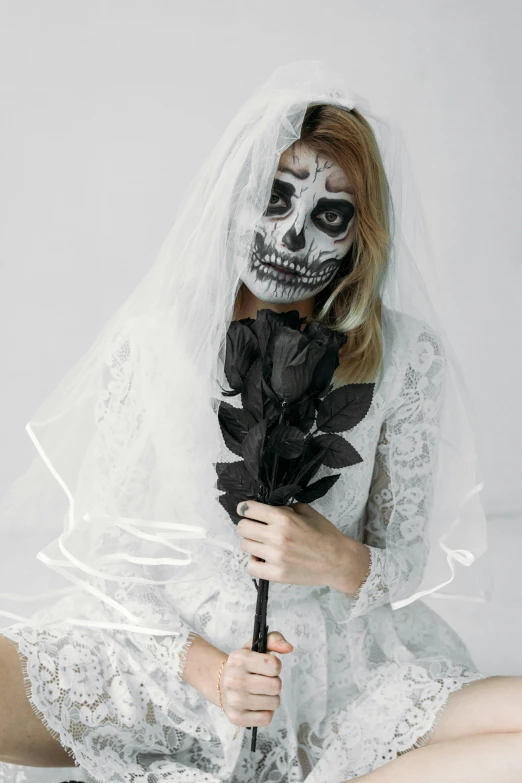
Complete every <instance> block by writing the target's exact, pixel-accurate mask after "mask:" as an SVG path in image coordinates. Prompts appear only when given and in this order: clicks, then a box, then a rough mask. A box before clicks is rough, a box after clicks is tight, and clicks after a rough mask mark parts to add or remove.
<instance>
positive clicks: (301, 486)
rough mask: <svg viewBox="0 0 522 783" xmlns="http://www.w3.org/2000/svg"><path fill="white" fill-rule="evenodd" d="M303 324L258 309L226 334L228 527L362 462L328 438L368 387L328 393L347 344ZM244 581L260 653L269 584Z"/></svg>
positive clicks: (368, 397)
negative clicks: (249, 586)
mask: <svg viewBox="0 0 522 783" xmlns="http://www.w3.org/2000/svg"><path fill="white" fill-rule="evenodd" d="M305 321H306V317H303V318H301V317H300V316H299V311H298V310H290V311H288V312H285V313H276V312H274V311H273V310H269V309H266V310H258V311H257V318H255V319H254V318H242V319H241V320H239V321H232V322H231V324H230V326H229V328H228V332H227V343H226V356H225V366H224V371H225V376H226V379H227V381H228V383H229V385H230V390H223V394H224V395H225V396H229V397H230V396H234V395H237V394H241V402H242V406H243V407H242V408H235V407H234V406H233V405H231V404H230V403H228V402H226V401H225V400H221V401H220V402H219V407H218V418H219V424H220V428H221V432H222V434H223V439H224V441H225V444H226V446H227V447H228V448H229V449H230V451H232V452H233V453H234V454H237V456H238V457H241V459H240V460H238V461H236V462H218V463H216V466H215V467H216V472H217V475H218V479H217V484H216V486H217V489H219V490H222V491H223V492H224V494H222V495H220V496H219V502H220V503H221V505H222V506H223V508H224V509H225V510H226V511H227V513H228V514H229V515H230V518H231V519H232V521H233V522H234V524H237V523H238V522H239V520H240V519H241V516H240V515H239V514H238V513H237V506H238V504H239V502H240V501H242V500H257V501H260V502H262V503H267V504H270V505H272V506H284V505H288V504H289V503H290V502H293V501H294V500H295V501H300V502H303V503H311V502H313V501H314V500H317V499H318V498H321V497H323V495H325V494H326V493H327V492H328V490H329V489H330V488H331V487H332V486H333V485H334V484H335V482H336V481H337V479H338V478H339V476H340V475H341V474H340V473H336V474H333V475H330V476H324V477H323V478H321V479H319V480H318V481H314V482H313V483H310V482H311V481H312V479H313V478H314V476H315V475H316V473H317V471H318V470H319V468H320V467H321V465H327V466H328V467H330V468H344V467H347V466H349V465H356V464H357V463H358V462H362V457H361V455H360V454H359V453H358V452H357V450H356V449H355V448H354V447H353V446H352V445H351V444H350V443H348V441H347V440H345V438H343V437H342V436H340V435H337V434H336V433H338V432H344V431H346V430H350V429H352V427H355V425H356V424H358V423H359V422H360V421H361V420H362V419H363V418H364V417H365V416H366V414H367V413H368V410H369V409H370V405H371V402H372V398H373V391H374V387H375V384H374V383H352V384H345V385H343V386H340V387H339V388H337V389H333V384H332V383H331V380H332V376H333V373H334V372H335V369H336V368H337V367H338V365H339V351H340V349H341V348H342V346H343V345H344V344H345V342H346V340H347V338H346V336H345V335H343V334H341V333H340V332H336V331H334V330H333V329H330V328H329V327H326V326H324V324H322V323H321V322H320V321H312V322H310V323H308V324H307V325H306V326H305V328H304V329H303V330H302V331H301V327H302V325H303V323H304V322H305ZM314 422H315V425H316V430H315V431H313V432H312V431H311V429H312V426H313V424H314ZM319 433H321V434H319ZM252 581H253V582H254V584H255V586H256V589H257V605H256V613H255V621H254V633H253V641H252V650H255V651H257V652H266V641H267V633H268V626H267V624H266V614H267V604H268V585H269V582H268V580H266V579H259V580H258V581H256V580H255V579H253V580H252ZM256 729H257V727H256V726H254V727H253V732H252V745H251V750H255V747H256V734H257V731H256Z"/></svg>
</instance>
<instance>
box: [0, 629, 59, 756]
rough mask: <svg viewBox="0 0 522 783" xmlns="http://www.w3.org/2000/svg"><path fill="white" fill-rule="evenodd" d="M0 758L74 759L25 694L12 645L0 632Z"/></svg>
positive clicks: (19, 667)
mask: <svg viewBox="0 0 522 783" xmlns="http://www.w3.org/2000/svg"><path fill="white" fill-rule="evenodd" d="M0 761H3V762H5V763H7V764H22V765H24V766H32V767H73V766H74V760H73V759H72V758H71V756H69V754H68V753H67V752H66V751H65V750H64V748H63V747H62V746H61V745H60V743H59V742H58V740H56V739H54V738H53V737H52V736H51V734H50V733H49V731H48V730H47V729H46V727H45V725H44V723H42V721H41V720H39V719H38V718H37V716H36V714H35V713H34V711H33V708H32V707H31V705H30V703H29V700H28V698H27V695H26V693H25V687H24V678H23V674H22V666H21V662H20V656H19V654H18V650H17V648H16V645H15V644H14V643H13V642H11V641H10V640H9V639H7V638H6V637H5V636H2V635H1V634H0Z"/></svg>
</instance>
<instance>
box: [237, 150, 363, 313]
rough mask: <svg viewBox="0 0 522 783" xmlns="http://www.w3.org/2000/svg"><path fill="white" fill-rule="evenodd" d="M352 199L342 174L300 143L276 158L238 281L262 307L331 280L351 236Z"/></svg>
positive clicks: (293, 298) (310, 291) (291, 299)
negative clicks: (268, 195) (247, 259)
mask: <svg viewBox="0 0 522 783" xmlns="http://www.w3.org/2000/svg"><path fill="white" fill-rule="evenodd" d="M354 200H355V197H354V194H353V190H352V188H351V186H350V183H349V181H348V179H347V178H346V176H345V175H344V173H343V171H342V169H341V168H340V167H339V166H338V165H337V164H336V163H334V162H333V161H331V160H329V159H328V158H324V157H321V156H319V155H317V154H316V153H315V152H313V151H312V150H310V149H308V148H306V147H305V146H304V145H302V144H296V145H295V146H294V147H293V148H289V149H288V150H286V151H285V152H284V153H283V154H282V155H281V158H280V161H279V167H278V170H277V174H276V176H275V178H274V183H273V188H272V195H271V198H270V202H269V204H268V207H267V209H266V212H265V214H264V215H263V217H262V218H261V220H259V221H258V223H257V225H256V238H255V242H254V248H253V251H252V254H251V257H250V262H249V264H248V267H247V268H246V270H244V271H243V273H242V280H243V282H244V283H245V285H246V286H247V288H248V289H249V290H250V291H251V292H252V293H253V294H254V295H255V296H257V298H258V299H261V300H262V301H264V302H279V303H291V302H298V301H300V300H301V299H307V298H308V297H311V296H314V295H315V294H317V293H318V292H319V291H321V290H322V289H323V288H325V287H326V286H327V285H328V283H329V282H330V281H331V280H332V278H333V277H334V275H335V273H336V272H337V270H338V268H339V266H340V265H341V261H342V259H343V257H344V256H345V255H346V253H347V252H348V250H349V249H350V247H351V245H352V243H353V239H354V233H355V230H354V229H355V219H354V213H355V208H354Z"/></svg>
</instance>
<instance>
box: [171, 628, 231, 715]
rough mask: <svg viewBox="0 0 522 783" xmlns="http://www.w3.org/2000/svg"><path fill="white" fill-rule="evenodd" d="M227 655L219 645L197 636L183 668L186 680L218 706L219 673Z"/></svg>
mask: <svg viewBox="0 0 522 783" xmlns="http://www.w3.org/2000/svg"><path fill="white" fill-rule="evenodd" d="M227 657H228V656H227V654H226V653H224V652H223V651H222V650H220V649H219V648H218V647H214V645H212V644H210V642H207V641H206V640H205V639H203V638H202V637H201V636H197V637H196V638H195V639H194V641H193V642H192V644H191V645H190V647H189V649H188V652H187V657H186V660H185V666H184V668H183V675H182V676H183V679H184V680H185V682H188V684H189V685H192V687H193V688H196V690H197V691H199V692H200V693H201V695H202V696H204V697H205V699H207V701H210V702H212V704H215V705H216V706H218V707H219V706H220V704H219V695H218V690H217V681H218V674H219V670H220V668H221V665H222V663H223V661H225V660H226V659H227Z"/></svg>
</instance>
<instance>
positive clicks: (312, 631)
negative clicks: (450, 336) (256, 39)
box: [0, 63, 522, 783]
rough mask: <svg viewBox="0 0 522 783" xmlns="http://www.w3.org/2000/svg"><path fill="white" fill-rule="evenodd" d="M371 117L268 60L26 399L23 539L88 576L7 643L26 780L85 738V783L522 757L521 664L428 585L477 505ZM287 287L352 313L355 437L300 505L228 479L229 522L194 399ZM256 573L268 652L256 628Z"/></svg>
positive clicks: (320, 772) (444, 355)
mask: <svg viewBox="0 0 522 783" xmlns="http://www.w3.org/2000/svg"><path fill="white" fill-rule="evenodd" d="M362 103H363V102H361V101H359V104H362ZM368 117H370V112H369V110H368V109H367V110H366V111H365V112H362V111H359V110H358V109H357V108H356V106H355V101H354V100H353V99H352V96H350V95H349V94H347V93H346V92H345V91H343V88H342V87H339V86H338V85H337V84H335V83H333V82H332V77H331V76H329V75H326V74H325V72H324V70H323V69H322V68H321V67H320V66H318V64H317V63H297V64H295V66H287V67H286V68H283V69H280V70H279V71H278V72H276V74H275V75H274V76H273V77H272V79H271V80H269V82H268V83H267V84H266V85H265V86H264V87H263V88H262V89H261V90H260V91H259V92H258V93H257V94H256V95H255V96H254V97H253V98H252V100H251V101H250V102H249V103H248V104H246V106H245V107H244V108H243V109H242V110H241V111H240V112H239V113H238V115H237V117H236V118H235V119H234V120H233V121H232V123H231V125H230V126H229V128H228V129H227V131H226V133H225V134H224V136H223V139H222V140H221V142H220V143H219V144H218V146H217V147H216V150H215V151H214V153H213V155H211V157H210V158H209V160H208V161H207V162H206V164H205V166H203V167H202V169H201V173H200V175H199V176H198V178H196V180H195V183H194V186H193V190H192V193H191V195H190V197H189V198H188V199H187V203H186V205H185V207H184V210H183V211H182V213H181V215H180V217H179V218H178V221H177V223H176V225H175V227H174V229H173V231H172V232H171V235H170V236H169V238H168V240H167V242H166V243H165V245H164V247H163V248H162V252H161V253H160V257H159V259H158V261H157V263H156V264H155V266H154V267H153V269H152V270H151V272H150V273H149V275H148V276H147V278H146V279H145V281H144V282H143V284H142V285H141V286H140V287H139V289H138V290H137V292H136V293H135V294H134V295H133V296H132V297H131V298H130V300H129V301H128V302H127V303H126V304H125V306H124V307H123V308H122V309H121V311H120V313H119V314H118V316H117V317H116V318H115V319H113V321H112V322H111V323H110V324H109V327H108V328H107V329H106V331H105V333H104V336H103V337H104V339H103V340H101V341H99V342H98V343H97V344H96V345H95V346H94V349H93V350H92V352H91V353H90V354H89V355H88V356H87V357H86V358H85V359H84V360H83V362H82V363H81V364H80V365H79V366H78V368H77V371H76V373H75V374H74V375H73V376H72V377H71V378H69V379H68V381H67V383H65V384H64V386H62V387H61V389H60V390H59V392H60V393H57V394H56V396H55V397H54V398H53V399H52V400H51V402H50V403H49V405H48V406H47V407H46V408H45V409H42V410H41V412H40V415H39V416H38V421H36V420H35V421H33V422H31V424H32V425H33V426H32V429H31V430H29V432H30V434H31V433H32V435H31V436H32V437H33V439H34V441H35V445H36V446H37V448H39V451H40V454H41V456H42V457H43V458H44V460H46V464H47V467H48V468H49V469H50V472H51V473H52V474H53V477H54V479H56V480H57V481H58V483H59V484H60V485H61V487H62V489H64V490H65V492H66V495H67V497H68V500H69V501H70V505H69V509H68V518H67V522H66V526H65V529H64V531H63V533H61V534H60V535H59V537H58V539H57V541H56V542H54V544H53V545H51V546H49V547H48V548H47V549H45V550H43V552H42V553H40V555H39V557H40V559H41V560H43V561H44V562H45V563H47V564H48V565H51V566H52V567H53V569H54V570H55V571H57V572H58V573H61V574H63V575H64V576H69V578H72V579H74V581H75V584H76V585H78V586H77V587H76V588H74V589H72V590H71V591H70V592H69V593H68V594H67V595H65V596H64V597H63V598H62V599H61V600H60V601H58V602H56V603H49V601H47V602H46V603H45V605H43V606H42V607H41V609H40V612H39V614H38V616H37V617H36V619H35V618H32V619H31V620H28V619H20V620H19V621H18V622H17V623H16V624H14V625H12V624H11V625H10V626H8V627H7V628H6V629H5V630H4V635H5V639H2V640H1V641H2V645H1V647H0V654H1V656H2V671H3V672H4V673H5V674H4V677H3V680H2V686H1V690H0V710H1V711H2V720H1V721H0V724H1V725H2V727H3V728H2V733H1V734H0V740H1V741H0V754H1V758H2V759H3V761H5V762H7V763H11V764H18V765H22V766H24V767H25V769H24V771H23V772H24V775H25V776H26V779H27V780H30V779H31V777H30V769H29V765H34V766H42V767H43V766H60V765H65V764H67V763H70V764H72V763H74V762H73V761H72V759H74V760H75V761H76V763H77V764H78V765H79V766H80V767H81V769H82V770H83V771H85V772H86V773H88V774H89V775H90V776H91V777H92V778H94V779H95V780H99V781H108V780H111V781H112V780H119V781H127V780H128V781H147V783H149V781H160V780H172V779H174V778H175V779H176V780H186V781H201V782H202V783H203V781H205V782H207V781H208V782H209V783H210V781H234V783H250V782H252V783H253V782H254V781H256V782H257V781H268V780H270V781H281V782H283V781H285V783H286V782H287V781H288V783H290V781H304V780H306V781H307V783H327V781H328V783H332V782H333V781H339V783H340V781H344V780H354V779H365V780H368V781H375V782H376V783H379V781H383V783H384V781H387V780H390V781H392V780H394V781H395V780H398V779H400V780H401V781H404V782H405V781H409V780H411V781H414V780H415V781H418V780H423V781H430V780H433V781H435V780H436V781H439V780H440V779H441V778H442V777H443V778H444V780H446V781H448V783H450V782H451V781H455V782H456V781H459V782H460V781H462V780H463V779H464V776H465V775H467V776H468V777H469V779H473V780H474V781H475V783H480V781H484V783H486V781H488V783H489V781H490V780H491V779H493V777H494V779H497V780H500V779H502V780H505V781H515V780H517V781H518V779H519V777H520V771H521V769H522V713H521V711H520V706H519V705H520V703H521V702H522V682H521V678H519V677H509V678H508V677H486V676H485V675H483V674H482V673H481V672H479V671H478V670H477V669H476V667H475V665H474V663H473V661H472V660H471V657H470V655H469V652H468V650H467V649H466V647H465V645H464V644H463V642H462V641H461V640H460V639H459V637H458V636H457V634H455V632H454V631H452V629H451V628H450V627H449V626H448V625H447V624H446V623H445V622H444V621H443V620H442V619H441V618H440V617H439V616H438V615H436V614H435V613H434V612H433V611H431V610H430V609H429V608H428V607H427V606H426V605H425V604H423V603H422V602H419V601H418V600H417V599H418V598H420V597H422V596H423V595H425V594H427V593H430V592H434V591H436V590H438V589H441V588H443V587H444V586H445V585H446V584H448V583H449V582H451V579H452V576H453V572H454V567H455V563H456V562H464V564H469V562H472V561H473V559H474V557H476V556H478V555H479V554H480V553H481V551H483V548H484V539H483V516H482V515H481V508H480V505H479V504H478V501H477V493H476V485H475V482H474V476H473V471H472V467H473V466H471V468H470V462H469V459H468V457H469V454H470V453H471V451H470V448H471V447H470V443H471V440H470V434H469V431H468V429H467V425H466V422H465V420H464V417H463V416H461V415H460V413H461V409H459V408H458V403H459V401H461V399H462V398H461V397H460V396H459V395H458V390H457V388H456V386H455V385H454V380H455V375H454V368H453V366H452V357H451V354H450V351H449V347H448V346H447V345H446V344H445V341H444V337H443V334H442V331H439V330H438V329H436V328H434V324H435V323H436V320H435V319H434V318H433V310H432V309H430V301H429V297H427V295H426V290H425V288H424V287H423V283H422V281H420V279H419V278H418V276H417V275H416V273H417V272H418V268H417V266H416V265H415V263H416V262H417V261H418V258H417V257H416V259H415V262H414V261H413V260H412V257H411V255H409V254H408V251H407V246H406V240H405V236H406V234H407V230H408V219H409V218H411V215H412V214H413V215H415V213H412V212H411V211H409V210H410V207H409V206H408V202H407V201H406V199H407V197H408V196H409V195H411V192H410V191H409V190H407V189H406V190H405V192H404V199H405V200H404V201H402V202H400V201H399V200H398V198H397V197H396V198H392V196H393V191H394V188H395V193H396V194H398V193H401V188H403V187H404V186H405V185H406V184H408V185H411V183H407V182H406V179H405V178H403V179H398V174H400V173H401V172H400V170H398V169H397V168H395V169H394V168H393V166H392V162H393V161H396V160H397V157H396V154H395V156H394V154H393V153H394V150H393V147H392V146H391V144H388V146H387V144H386V142H385V141H384V142H383V139H384V140H385V138H386V137H385V136H381V138H380V140H378V139H377V136H378V133H376V131H375V126H373V127H372V125H371V123H370V122H369V120H368ZM383 127H384V126H383ZM392 138H393V137H392V136H389V137H388V139H389V140H390V139H392ZM395 152H396V151H395ZM386 153H389V154H388V157H387V156H386ZM391 207H393V211H392V210H391ZM289 309H295V310H298V312H299V314H300V315H301V316H304V317H306V318H307V319H308V320H317V319H320V320H322V321H323V322H324V323H325V324H327V325H329V326H331V327H332V328H335V329H338V330H339V331H342V332H343V333H344V334H346V336H347V342H346V345H345V346H344V348H343V351H342V353H341V363H340V365H339V367H338V369H337V371H336V374H335V378H334V380H335V383H336V385H341V384H343V383H366V382H375V384H376V386H375V391H374V396H373V400H372V404H371V407H370V410H369V411H368V413H367V415H366V416H365V417H364V419H363V420H362V421H361V422H360V423H359V424H358V425H357V426H356V427H354V428H353V429H352V430H351V431H349V432H348V434H347V436H346V437H347V438H348V440H349V442H350V444H351V445H353V446H354V447H355V449H356V450H357V452H358V453H359V455H360V456H361V457H362V461H360V462H358V463H357V464H354V465H351V466H350V467H347V468H342V469H340V470H338V471H336V472H339V473H340V474H341V475H340V478H339V480H338V481H337V482H336V483H335V484H334V486H333V487H332V488H331V489H330V491H329V492H328V493H327V494H326V495H325V496H324V497H323V498H321V499H320V500H317V501H315V502H314V504H313V506H312V504H306V503H294V504H291V506H290V507H286V508H280V507H279V508H278V507H272V506H269V505H266V504H261V503H258V502H256V501H252V500H249V499H248V498H245V499H244V501H242V502H241V503H240V504H239V506H238V508H237V513H238V514H239V515H240V516H241V519H240V522H239V523H238V525H237V527H234V526H233V525H232V524H231V522H230V519H229V517H228V515H227V514H226V513H225V512H224V509H223V508H222V507H221V506H220V504H219V503H217V502H216V500H217V493H216V492H215V491H213V490H214V485H215V466H216V465H217V463H219V462H226V461H233V460H234V455H233V454H232V452H230V451H229V450H228V449H227V447H226V445H225V443H224V441H223V438H222V435H221V432H220V430H219V427H218V426H217V425H216V420H215V404H214V406H213V407H211V406H209V405H208V401H209V398H211V396H212V394H214V395H215V396H214V397H213V398H212V399H213V400H214V403H215V399H216V396H218V395H219V391H218V387H217V386H216V385H215V381H216V380H217V381H218V382H222V381H223V380H224V375H223V347H224V329H226V327H227V326H228V324H229V323H230V321H231V320H240V319H243V318H247V317H250V318H256V317H262V316H260V315H259V312H258V311H259V310H261V311H263V310H269V311H270V310H271V311H275V312H285V311H287V310H289ZM415 312H416V313H417V315H414V313H415ZM100 356H102V357H103V359H104V369H105V376H103V377H104V382H103V384H102V385H101V387H100V385H99V380H100V374H99V371H100V363H99V362H98V363H96V361H95V358H96V357H100ZM452 382H453V385H452ZM221 385H224V384H221ZM73 401H74V402H73ZM228 401H229V404H231V405H235V406H240V404H241V403H240V400H239V398H238V397H230V398H228ZM92 412H94V413H95V416H92V417H91V418H89V415H86V413H87V414H90V413H92ZM452 412H453V414H454V415H453V416H452ZM456 412H458V414H459V415H458V416H457V415H455V413H456ZM464 412H465V411H464ZM211 414H212V415H211ZM70 417H72V418H70ZM87 420H89V422H90V424H86V423H85V422H86V421H87ZM93 422H95V425H96V426H95V428H94V430H93V429H90V427H91V425H92V424H93ZM72 423H73V424H77V426H76V428H75V427H74V426H73V427H72ZM36 425H38V426H39V427H40V430H39V433H40V434H39V437H38V438H36V436H35V435H34V429H35V426H36ZM80 425H81V426H80ZM71 427H72V431H73V435H74V437H73V435H71V434H70V433H71ZM78 433H80V436H81V437H79V436H78ZM447 443H450V445H451V447H452V448H451V450H449V451H447V452H445V451H444V444H447ZM73 455H74V456H75V457H79V458H77V459H71V456H73ZM71 464H73V465H76V467H75V468H74V470H73V469H71ZM332 472H333V469H332V468H329V467H327V466H325V465H323V466H322V467H321V470H320V472H319V473H318V475H317V477H318V478H320V477H321V476H323V475H329V474H331V473H332ZM450 477H451V481H450ZM25 489H27V487H26V488H25ZM25 496H26V495H23V497H25ZM14 499H15V500H16V503H15V502H13V501H12V502H11V505H10V508H11V509H13V508H16V507H18V508H19V509H21V508H22V507H23V500H22V493H20V494H19V495H18V496H14ZM17 504H18V505H17ZM456 509H458V510H459V513H458V515H457V519H456V520H455V513H456ZM40 513H41V509H40ZM26 518H27V516H26ZM173 520H174V521H173ZM260 522H263V523H265V524H260ZM198 536H199V540H198ZM181 539H184V540H183V541H182V540H181ZM473 553H474V554H473ZM180 554H181V555H186V554H188V555H189V556H188V557H185V558H183V557H180ZM468 556H469V557H468ZM466 558H467V559H466ZM449 570H450V572H451V573H450V578H449V579H448V571H449ZM258 577H259V578H266V579H269V580H270V597H269V623H270V628H273V629H275V630H273V631H271V632H270V633H269V636H268V653H267V654H263V653H258V652H255V651H252V649H251V641H252V639H251V625H252V623H253V616H254V606H255V589H254V588H253V585H252V578H258ZM441 580H444V581H442V582H441ZM11 617H12V615H11ZM270 653H272V654H270ZM273 653H278V654H280V655H281V658H277V656H276V655H274V654H273ZM24 675H25V681H26V685H27V695H28V697H29V701H28V699H27V698H26V696H25V693H24V689H23V684H24ZM29 703H30V704H31V706H32V707H33V710H31V707H30V706H29ZM253 726H257V727H258V747H257V750H256V752H255V753H254V752H252V751H251V750H250V742H249V734H248V732H247V731H246V727H253ZM21 727H24V733H21V732H20V729H21ZM12 769H13V770H15V769H16V768H15V767H13V768H12ZM9 774H10V770H9V768H8V766H7V764H6V765H5V766H3V775H4V779H7V780H8V779H12V780H14V779H15V777H11V778H9ZM14 774H15V772H12V775H13V776H14ZM38 774H39V777H38V776H36V777H34V779H35V780H41V781H43V780H45V778H44V777H43V774H44V773H43V772H42V770H38ZM80 774H83V773H82V772H81V771H75V772H74V774H72V775H71V776H72V777H75V778H76V779H78V777H79V775H80ZM53 779H54V780H56V773H55V777H54V778H53Z"/></svg>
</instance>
